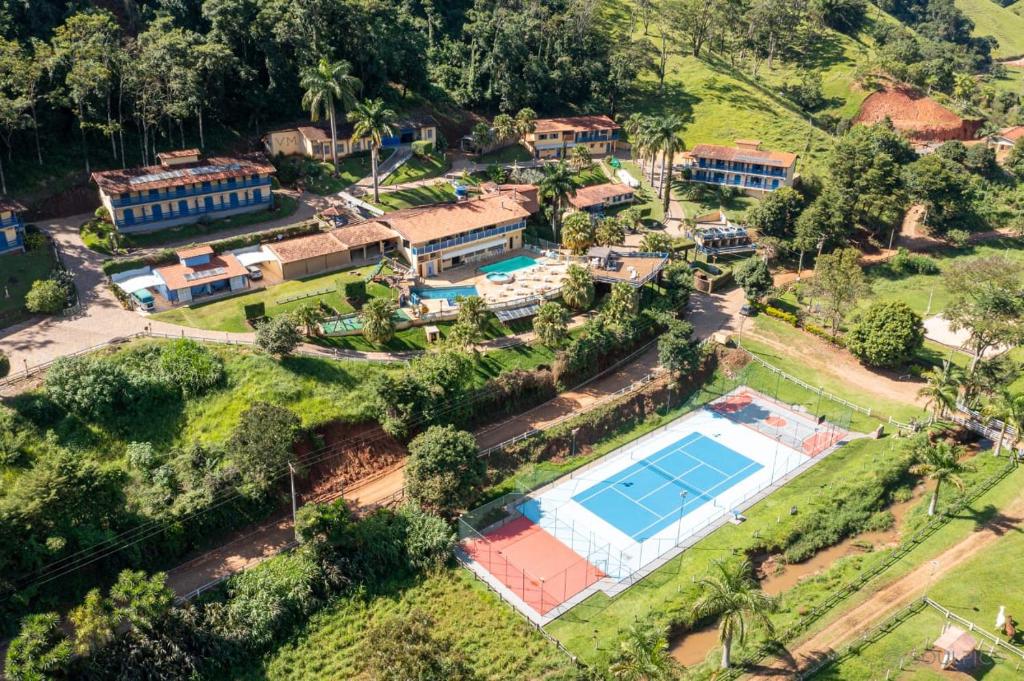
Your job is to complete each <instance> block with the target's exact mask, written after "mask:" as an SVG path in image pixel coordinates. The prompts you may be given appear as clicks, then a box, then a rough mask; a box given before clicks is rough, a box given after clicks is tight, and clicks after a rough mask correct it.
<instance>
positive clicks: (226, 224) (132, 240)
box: [80, 192, 299, 255]
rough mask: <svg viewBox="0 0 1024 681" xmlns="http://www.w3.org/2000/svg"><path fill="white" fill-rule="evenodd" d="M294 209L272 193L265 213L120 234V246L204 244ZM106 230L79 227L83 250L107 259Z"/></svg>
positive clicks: (294, 202) (96, 225) (91, 225)
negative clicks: (234, 230) (89, 250)
mask: <svg viewBox="0 0 1024 681" xmlns="http://www.w3.org/2000/svg"><path fill="white" fill-rule="evenodd" d="M298 208H299V202H298V200H297V199H295V198H293V197H291V196H288V195H287V194H282V193H280V192H274V207H273V208H271V209H269V210H261V211H257V212H255V213H242V214H240V215H232V216H231V217H227V218H224V219H222V220H213V221H211V222H194V223H192V224H188V225H179V226H177V227H168V228H167V229H161V230H159V231H156V232H149V233H146V234H123V235H122V236H121V244H122V246H125V247H132V248H154V247H157V246H163V245H165V244H169V243H174V242H181V241H185V240H186V239H194V240H195V241H207V240H209V238H213V237H216V236H217V235H218V233H220V232H224V231H227V230H229V229H238V228H239V227H247V226H249V225H258V224H260V223H262V222H270V221H272V220H281V219H284V218H287V217H288V216H290V215H294V214H295V211H296V210H298ZM109 230H110V225H109V224H107V223H96V222H94V221H90V222H88V223H86V224H85V225H83V227H82V229H81V231H80V234H81V236H82V241H83V242H84V243H85V245H86V246H88V247H89V248H91V249H92V250H94V251H97V252H98V253H105V254H108V255H109V254H110V246H109V242H108V241H107V235H108V234H109Z"/></svg>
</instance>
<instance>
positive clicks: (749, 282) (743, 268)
mask: <svg viewBox="0 0 1024 681" xmlns="http://www.w3.org/2000/svg"><path fill="white" fill-rule="evenodd" d="M734 276H735V277H736V283H737V284H739V285H740V286H742V287H743V292H744V293H745V294H746V296H747V300H750V301H757V300H760V299H761V298H764V297H765V296H766V295H768V292H769V291H771V290H772V286H773V285H774V281H773V280H772V273H771V271H770V270H769V269H768V264H767V263H766V262H765V261H764V260H762V259H761V258H756V257H755V258H750V259H748V260H747V261H746V262H744V263H743V264H742V265H740V266H739V267H737V268H736V271H735V273H734Z"/></svg>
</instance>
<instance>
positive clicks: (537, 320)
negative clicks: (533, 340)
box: [533, 301, 569, 348]
mask: <svg viewBox="0 0 1024 681" xmlns="http://www.w3.org/2000/svg"><path fill="white" fill-rule="evenodd" d="M568 323H569V312H568V310H566V309H565V308H564V307H562V306H561V305H560V304H558V303H556V302H554V301H548V302H546V303H544V304H543V305H541V306H540V309H539V310H538V311H537V314H536V316H534V318H533V331H534V333H536V334H537V338H539V339H540V342H541V343H543V344H544V345H546V346H548V347H549V348H559V347H561V346H562V345H563V344H564V343H565V341H566V339H567V338H568V336H567V333H568Z"/></svg>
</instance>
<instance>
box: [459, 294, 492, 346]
mask: <svg viewBox="0 0 1024 681" xmlns="http://www.w3.org/2000/svg"><path fill="white" fill-rule="evenodd" d="M455 302H456V303H458V305H459V317H458V321H459V322H460V323H462V324H465V325H466V326H468V327H470V328H471V329H473V330H474V331H476V332H477V333H478V334H479V335H481V336H482V335H483V333H484V327H485V326H486V324H487V303H485V302H484V299H483V298H481V297H480V296H458V297H456V298H455Z"/></svg>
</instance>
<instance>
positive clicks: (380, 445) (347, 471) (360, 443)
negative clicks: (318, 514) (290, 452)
mask: <svg viewBox="0 0 1024 681" xmlns="http://www.w3.org/2000/svg"><path fill="white" fill-rule="evenodd" d="M316 432H317V434H318V435H319V436H320V438H322V440H321V442H315V443H314V442H302V443H300V444H298V445H297V446H296V447H295V454H296V456H297V458H298V460H299V461H300V462H305V463H307V464H308V468H307V470H306V475H305V476H303V477H304V479H303V480H302V481H301V482H298V485H299V491H300V494H301V495H302V498H303V501H304V502H305V501H310V500H313V499H320V498H325V497H333V496H337V495H338V494H340V493H341V491H342V489H344V488H348V487H351V486H353V485H354V484H357V483H360V482H363V481H368V480H371V479H375V478H377V477H378V476H380V475H383V474H384V473H385V472H387V471H390V470H392V469H394V468H395V466H396V465H398V464H400V463H401V462H402V461H403V460H404V459H405V456H406V449H405V447H403V446H402V444H401V443H400V442H398V441H397V440H395V439H394V438H393V437H391V436H390V435H387V434H386V433H385V432H384V431H383V430H381V428H380V426H379V425H377V424H376V423H341V422H335V423H329V424H327V425H325V426H323V427H321V428H318V429H317V431H316Z"/></svg>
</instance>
